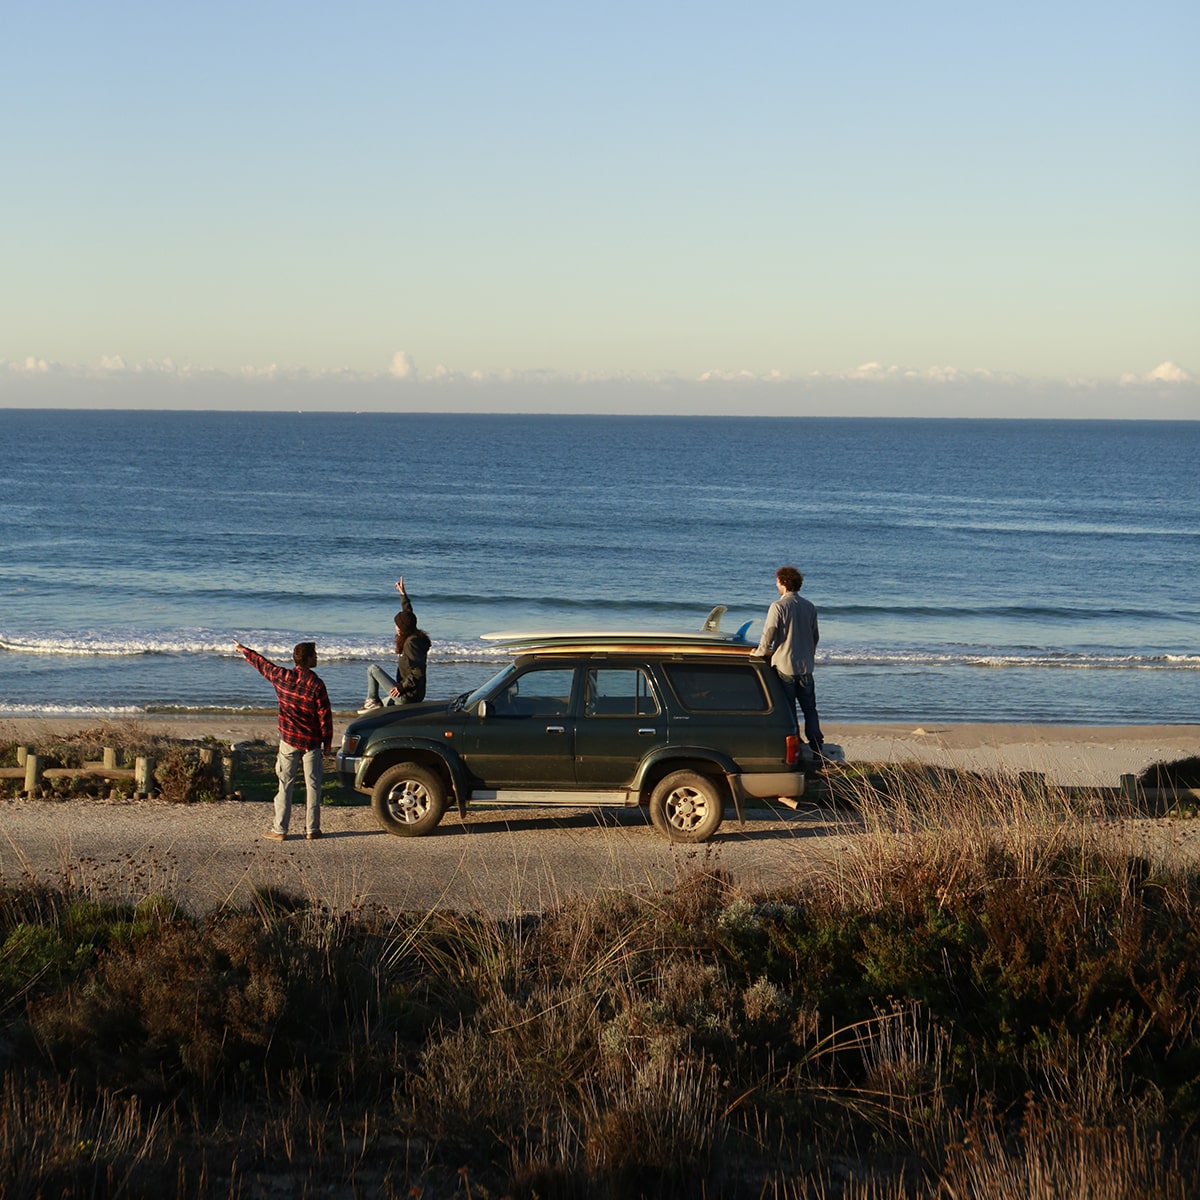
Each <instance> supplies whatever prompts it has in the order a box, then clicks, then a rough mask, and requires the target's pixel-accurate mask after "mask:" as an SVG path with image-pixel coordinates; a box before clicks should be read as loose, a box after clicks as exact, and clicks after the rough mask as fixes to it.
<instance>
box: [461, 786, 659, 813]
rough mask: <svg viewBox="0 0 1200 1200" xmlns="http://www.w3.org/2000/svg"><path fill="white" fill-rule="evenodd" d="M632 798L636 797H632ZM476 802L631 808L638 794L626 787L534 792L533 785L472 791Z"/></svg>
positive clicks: (472, 798)
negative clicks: (608, 790) (613, 789)
mask: <svg viewBox="0 0 1200 1200" xmlns="http://www.w3.org/2000/svg"><path fill="white" fill-rule="evenodd" d="M631 797H632V798H631ZM470 802H471V803H472V804H512V805H515V806H517V807H520V806H522V805H539V806H540V805H557V806H558V807H560V808H629V807H630V806H632V805H635V804H637V795H636V793H631V792H628V791H626V790H625V789H624V788H622V789H621V790H619V791H613V792H565V791H544V792H538V791H534V790H533V789H532V788H519V789H518V788H501V789H500V790H499V791H492V790H491V789H489V788H480V789H478V790H477V791H474V792H472V793H471V798H470Z"/></svg>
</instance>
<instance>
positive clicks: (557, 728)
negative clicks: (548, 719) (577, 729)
mask: <svg viewBox="0 0 1200 1200" xmlns="http://www.w3.org/2000/svg"><path fill="white" fill-rule="evenodd" d="M546 732H547V733H566V732H567V728H566V726H565V725H547V726H546Z"/></svg>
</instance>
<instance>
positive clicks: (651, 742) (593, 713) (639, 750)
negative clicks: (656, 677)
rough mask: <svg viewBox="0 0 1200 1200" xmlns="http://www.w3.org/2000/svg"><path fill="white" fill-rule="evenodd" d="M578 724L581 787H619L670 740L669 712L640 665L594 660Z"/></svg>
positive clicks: (586, 673) (585, 680) (577, 774)
mask: <svg viewBox="0 0 1200 1200" xmlns="http://www.w3.org/2000/svg"><path fill="white" fill-rule="evenodd" d="M582 671H583V681H582V683H583V706H582V708H581V710H580V717H579V720H578V721H577V722H576V725H575V778H576V780H577V781H578V783H579V785H580V786H581V787H620V786H624V785H625V784H628V783H630V782H631V781H632V779H633V776H634V773H635V771H636V770H637V766H638V763H640V762H641V760H642V758H643V757H644V755H645V754H646V753H647V752H648V751H649V750H651V749H653V747H654V746H656V745H661V744H662V743H663V742H665V741H666V714H665V713H664V712H663V709H662V706H661V705H660V704H659V701H658V698H657V696H656V695H655V693H654V689H653V687H652V686H651V683H650V679H649V677H648V675H647V673H646V671H644V670H643V669H642V668H641V667H636V666H611V665H609V666H602V665H598V664H595V665H591V666H586V667H584V668H583V669H582Z"/></svg>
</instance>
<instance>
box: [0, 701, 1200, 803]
mask: <svg viewBox="0 0 1200 1200" xmlns="http://www.w3.org/2000/svg"><path fill="white" fill-rule="evenodd" d="M356 715H357V714H355V713H353V712H347V711H342V712H335V713H334V743H335V745H336V744H337V743H338V742H340V740H341V732H342V730H344V729H345V727H346V726H347V725H348V724H349V723H350V722H351V721H352V720H354V718H355V716H356ZM106 726H112V727H113V730H114V733H117V732H118V731H120V730H121V729H132V728H136V729H138V730H140V731H144V732H146V733H150V734H157V735H160V736H164V737H173V738H179V739H181V740H187V741H203V740H205V739H207V738H211V739H214V740H216V741H220V742H225V743H230V744H234V743H239V742H248V741H256V740H263V741H274V740H275V739H276V738H277V736H278V733H277V727H276V721H275V712H274V710H270V711H262V712H258V713H245V714H236V715H234V714H229V713H221V714H206V713H187V714H170V715H154V714H147V715H138V716H129V717H126V716H115V717H114V716H108V717H101V716H98V715H96V716H86V715H74V716H54V717H49V716H45V717H4V718H0V741H9V742H17V743H18V744H21V743H24V742H26V741H28V742H36V741H41V740H46V739H50V738H54V737H66V736H70V735H72V734H76V733H79V732H81V731H83V730H95V729H98V728H104V727H106ZM825 740H826V746H827V748H828V749H830V750H831V751H832V753H833V756H834V757H835V758H837V759H839V760H842V761H845V762H847V763H857V762H864V763H865V762H869V763H879V764H890V765H898V764H900V763H921V764H924V765H927V766H941V767H951V768H957V769H960V770H967V771H983V772H1004V773H1013V774H1015V773H1018V772H1021V771H1035V772H1039V773H1041V774H1043V775H1045V776H1046V777H1047V779H1048V780H1050V782H1052V783H1055V784H1059V785H1061V786H1070V787H1118V786H1120V782H1121V776H1122V775H1127V774H1130V775H1137V774H1140V773H1141V772H1142V771H1144V770H1145V769H1146V768H1147V767H1149V766H1151V765H1153V764H1154V763H1160V762H1174V761H1176V760H1178V759H1182V758H1190V757H1193V756H1200V724H1193V725H1165V724H1160V725H1034V724H1002V723H997V724H988V723H979V722H971V723H962V724H958V723H950V722H928V723H925V724H923V725H914V724H909V723H903V722H847V721H834V722H829V723H828V724H826V725H825Z"/></svg>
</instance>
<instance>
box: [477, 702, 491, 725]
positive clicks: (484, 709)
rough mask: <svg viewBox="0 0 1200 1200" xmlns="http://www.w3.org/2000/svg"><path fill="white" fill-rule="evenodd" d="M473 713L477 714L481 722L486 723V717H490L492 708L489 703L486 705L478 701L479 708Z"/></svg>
mask: <svg viewBox="0 0 1200 1200" xmlns="http://www.w3.org/2000/svg"><path fill="white" fill-rule="evenodd" d="M475 711H476V712H478V713H479V719H480V720H481V721H486V720H487V719H488V717H489V716H491V713H492V706H491V704H490V703H488V701H486V700H480V702H479V707H478V708H477V709H476V710H475Z"/></svg>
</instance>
